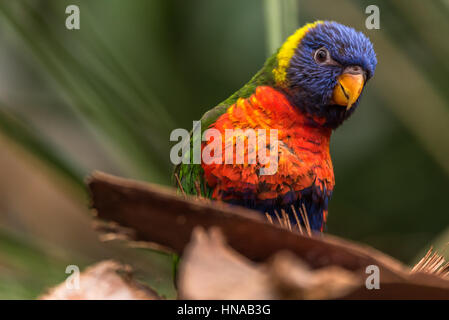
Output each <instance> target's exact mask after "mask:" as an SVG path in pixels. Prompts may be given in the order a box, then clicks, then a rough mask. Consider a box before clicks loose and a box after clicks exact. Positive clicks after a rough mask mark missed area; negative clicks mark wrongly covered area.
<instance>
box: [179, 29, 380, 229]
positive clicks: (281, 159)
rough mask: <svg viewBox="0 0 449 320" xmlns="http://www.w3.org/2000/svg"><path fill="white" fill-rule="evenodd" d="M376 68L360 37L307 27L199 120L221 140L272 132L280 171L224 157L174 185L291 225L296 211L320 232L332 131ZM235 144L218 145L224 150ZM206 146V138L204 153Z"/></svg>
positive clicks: (329, 185) (330, 180)
mask: <svg viewBox="0 0 449 320" xmlns="http://www.w3.org/2000/svg"><path fill="white" fill-rule="evenodd" d="M376 64H377V60H376V54H375V52H374V49H373V45H372V43H371V42H370V40H369V39H368V38H367V37H366V36H365V35H364V34H363V33H361V32H357V31H355V30H354V29H352V28H350V27H347V26H344V25H341V24H339V23H336V22H328V21H316V22H314V23H309V24H306V25H305V26H303V27H302V28H300V29H298V30H297V31H296V32H295V33H294V34H293V35H291V36H290V37H289V38H288V39H287V40H286V41H285V43H284V44H283V45H282V46H281V47H280V48H279V49H278V51H277V52H276V53H275V54H273V55H272V56H271V57H270V58H268V60H267V61H266V62H265V64H264V66H263V68H262V69H261V70H260V71H259V72H258V73H257V74H256V75H255V76H254V77H253V78H252V79H251V80H250V81H249V82H248V83H247V84H246V85H245V86H243V87H242V88H241V89H240V90H238V91H237V92H235V93H234V94H233V95H232V96H230V97H229V98H228V99H227V100H225V101H224V102H222V103H220V104H219V105H218V106H216V107H215V108H213V109H211V110H209V111H208V112H206V113H205V114H204V115H203V117H202V118H201V130H202V131H204V130H205V129H211V128H213V129H216V130H218V131H219V132H220V133H222V134H223V136H225V131H226V130H227V129H242V130H246V129H276V130H277V133H278V137H277V139H278V150H277V153H278V158H277V161H278V165H277V171H276V172H275V173H274V174H271V175H261V174H260V169H261V168H263V167H264V166H266V165H265V164H262V163H261V162H260V161H259V159H258V160H257V161H256V163H246V164H238V163H226V162H225V158H224V157H225V154H224V152H223V155H222V157H223V161H222V163H205V162H204V160H203V161H202V163H201V164H191V163H188V164H184V163H183V164H180V165H178V166H177V167H176V168H175V175H176V177H177V180H178V186H179V187H181V186H182V189H183V190H184V191H185V192H186V193H189V194H198V193H201V194H202V196H204V197H208V198H211V199H215V200H222V201H225V202H229V203H232V204H239V205H242V206H245V207H248V208H252V209H256V210H258V211H260V212H262V213H269V214H270V215H273V216H274V214H275V211H277V212H280V211H281V210H285V212H286V213H287V214H288V215H289V216H290V219H291V221H292V222H295V220H293V219H292V218H291V217H292V215H293V210H294V209H296V211H297V212H298V211H299V209H300V208H305V209H306V210H305V211H306V212H307V217H308V220H309V224H310V226H311V228H312V229H313V230H315V231H323V230H324V227H325V224H326V219H327V210H328V203H329V199H330V198H331V196H332V192H333V189H334V172H333V167H332V161H331V157H330V152H329V143H330V137H331V133H332V130H334V129H336V128H337V127H338V126H340V125H341V124H342V122H343V121H344V120H346V119H347V118H349V117H350V116H351V114H352V113H353V112H354V110H355V109H356V108H357V105H358V103H359V100H360V95H361V93H362V91H363V89H364V87H365V84H366V82H367V81H368V80H369V79H370V78H371V77H372V76H373V75H374V70H375V68H376ZM192 140H193V138H191V139H190V141H191V144H192ZM235 141H236V140H234V138H232V140H227V141H226V139H223V146H225V145H226V144H228V145H229V144H231V145H235V144H236V142H235ZM209 143H211V140H206V141H204V137H203V142H202V145H201V146H202V150H203V151H204V148H205V147H206V146H207V145H208V144H209ZM268 148H269V147H268ZM250 149H251V148H248V150H250ZM253 149H254V148H253ZM253 151H254V150H253ZM249 152H251V151H246V153H245V155H246V156H248V153H249ZM234 159H235V158H234Z"/></svg>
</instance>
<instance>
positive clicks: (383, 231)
mask: <svg viewBox="0 0 449 320" xmlns="http://www.w3.org/2000/svg"><path fill="white" fill-rule="evenodd" d="M69 4H77V5H79V7H80V9H81V29H80V30H79V31H69V30H67V29H66V28H65V19H66V14H65V8H66V6H67V5H69ZM370 4H376V5H378V6H379V8H380V15H381V28H380V30H366V28H365V19H366V17H367V15H366V14H365V8H366V7H367V6H368V5H370ZM0 13H1V15H0V45H1V49H2V50H0V298H7V299H13V298H34V297H36V296H37V295H38V294H39V293H41V292H42V291H43V290H44V289H45V288H46V287H48V286H51V285H54V284H56V283H58V282H61V281H63V280H64V279H65V277H66V276H67V275H66V274H65V266H67V265H68V264H77V265H79V266H81V267H83V266H85V265H88V264H90V263H93V262H95V261H98V260H99V259H102V258H109V257H113V258H117V259H121V260H124V261H126V262H129V263H131V264H133V265H134V266H136V267H137V269H139V270H140V271H141V273H140V274H141V277H142V279H143V280H145V281H149V282H150V283H151V284H152V285H153V286H155V287H157V289H158V290H159V291H160V292H162V293H163V294H165V295H166V296H168V297H174V294H175V293H174V288H173V286H172V284H171V281H170V267H169V265H170V258H169V257H165V256H163V255H160V254H157V253H148V252H142V251H135V252H132V253H129V252H128V251H129V250H124V249H123V247H122V246H120V244H102V243H99V242H98V240H96V236H95V234H94V233H93V232H92V231H87V230H89V229H90V226H89V216H88V210H87V199H86V195H85V190H84V184H83V179H84V178H85V176H86V175H88V174H89V173H90V172H91V171H92V170H94V169H99V170H103V171H106V172H110V173H114V174H119V175H122V176H126V177H131V178H137V179H142V180H147V181H151V182H156V183H162V184H169V181H170V180H169V175H170V161H169V133H170V131H171V130H173V129H174V128H178V127H183V128H187V129H190V128H191V126H192V120H197V119H199V118H200V117H201V115H202V114H203V112H205V111H206V110H207V109H209V108H211V107H212V106H214V105H215V104H216V103H217V102H219V101H222V100H224V99H225V98H227V97H228V96H229V95H230V94H232V93H233V92H234V91H235V90H237V89H238V88H239V87H240V86H241V85H242V84H244V83H245V82H246V81H247V80H248V79H249V78H250V77H251V76H252V75H253V74H254V73H255V72H256V71H257V70H258V69H259V68H260V67H261V66H262V64H263V62H264V60H265V58H266V57H267V56H268V52H270V51H271V50H272V48H275V47H277V46H278V45H279V44H280V43H281V42H282V41H283V39H284V38H285V36H286V35H288V34H289V33H290V32H292V31H293V30H294V29H295V28H296V27H299V26H300V25H302V24H304V23H306V22H310V21H314V20H317V19H321V20H323V19H325V20H336V21H338V22H341V23H344V24H347V25H350V26H353V27H355V28H356V29H359V30H362V31H363V32H365V33H366V34H367V35H368V36H369V37H370V38H371V39H372V41H373V43H374V47H375V50H376V52H377V55H378V61H379V64H378V68H377V70H376V76H375V77H374V79H373V80H372V81H371V83H370V84H369V86H368V88H367V90H366V94H365V97H364V99H363V101H362V104H361V106H360V108H359V110H358V111H357V112H356V113H355V115H354V116H353V117H352V118H351V119H350V120H349V121H348V122H347V123H346V124H345V125H344V126H343V127H341V128H340V129H339V130H337V132H336V133H335V134H334V137H333V141H332V147H331V152H332V156H333V160H334V167H335V174H336V183H337V185H336V189H335V192H334V198H333V200H332V202H331V205H330V215H329V228H328V230H329V232H330V233H332V234H336V235H339V236H342V237H346V238H349V239H352V240H355V241H358V242H362V243H366V244H369V245H372V246H374V247H376V248H378V249H380V250H382V251H384V252H386V253H388V254H391V255H392V256H394V257H396V258H398V259H400V260H402V261H404V262H406V263H412V262H414V261H415V260H416V258H417V257H419V256H420V255H422V253H423V250H425V249H426V248H428V247H429V245H430V244H432V243H433V244H435V245H436V246H437V247H438V248H439V250H440V251H441V252H442V253H443V254H446V253H447V249H446V247H445V244H446V243H447V242H448V241H449V235H448V233H447V232H446V233H445V229H446V228H447V227H448V225H449V224H448V222H449V218H448V209H447V202H448V201H447V194H448V191H449V176H448V175H449V133H448V126H449V81H448V80H447V79H448V75H449V60H448V59H447V56H448V54H449V42H448V41H447V34H449V19H448V17H449V2H448V1H447V0H432V1H419V0H413V1H406V0H397V1H364V0H363V1H356V0H338V1H331V0H320V1H313V0H300V1H295V0H265V1H261V0H245V1H239V0H228V1H219V0H189V1H184V0H183V1H181V0H132V1H124V0H95V1H92V0H91V1H87V0H84V1H81V0H78V1H76V0H70V1H68V0H39V1H38V0H34V1H28V0H17V1H6V0H3V1H0ZM267 48H268V49H267ZM4 159H13V160H8V161H6V160H4ZM15 163H20V168H19V167H16V164H15ZM6 164H9V165H6ZM13 164H14V165H13ZM24 168H28V169H24ZM27 170H28V171H27ZM19 171H20V172H19ZM24 172H27V173H26V174H25V173H24ZM31 186H32V188H33V190H31V191H30V190H28V193H26V191H27V189H26V188H27V187H29V188H31ZM44 186H45V187H44ZM52 188H53V189H52ZM50 189H51V190H52V191H51V192H49V191H48V190H50ZM22 192H23V194H22ZM26 194H34V195H37V197H42V198H44V199H46V201H45V202H44V205H45V210H44V209H42V210H41V211H42V212H44V213H45V215H43V216H42V217H41V216H39V214H40V213H39V212H40V211H39V208H40V207H39V206H40V202H39V199H35V198H30V197H27V196H26ZM56 194H57V196H56ZM60 198H63V199H64V201H65V202H64V203H61V204H57V205H56V204H55V203H56V202H58V201H60V200H58V199H60ZM41 201H42V200H41ZM41 208H43V207H41ZM69 211H70V212H72V211H73V214H72V215H70V216H68V215H67V216H66V215H65V212H69ZM89 232H91V233H89ZM85 233H86V234H87V235H86V234H85ZM124 252H126V253H124Z"/></svg>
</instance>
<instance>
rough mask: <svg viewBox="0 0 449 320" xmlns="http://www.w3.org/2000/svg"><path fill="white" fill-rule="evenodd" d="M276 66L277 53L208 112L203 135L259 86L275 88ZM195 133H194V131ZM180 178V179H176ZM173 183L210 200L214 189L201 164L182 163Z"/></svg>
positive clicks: (202, 118) (203, 121)
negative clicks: (274, 71)
mask: <svg viewBox="0 0 449 320" xmlns="http://www.w3.org/2000/svg"><path fill="white" fill-rule="evenodd" d="M275 64H276V53H275V54H273V55H272V56H271V57H270V58H269V59H268V60H267V61H266V62H265V65H264V66H263V68H262V69H261V70H260V71H259V72H257V74H256V75H255V76H254V77H253V78H252V79H251V80H250V81H249V82H248V83H247V84H245V85H244V86H243V87H242V88H240V89H239V90H238V91H236V92H235V93H234V94H233V95H231V96H230V97H229V98H228V99H226V100H225V101H223V102H222V103H220V104H219V105H217V106H216V107H215V108H212V109H211V110H209V111H207V112H206V113H205V114H204V115H203V116H202V117H201V135H202V134H203V132H204V130H206V129H207V128H209V126H210V125H212V124H213V123H214V122H215V121H216V120H217V119H218V118H219V117H220V116H221V115H222V114H224V113H225V112H226V110H228V108H229V107H230V106H231V105H233V104H234V103H235V102H236V101H237V99H239V98H248V97H249V96H251V95H252V94H253V93H254V91H255V90H256V88H257V87H258V86H262V85H265V86H274V79H273V74H272V70H273V68H274V67H275ZM192 132H193V131H192ZM192 132H191V133H190V159H192V153H193V137H192ZM176 177H178V179H179V182H178V179H177V178H176ZM173 183H174V184H175V185H176V187H177V188H178V189H180V187H181V186H182V189H183V190H184V192H185V193H187V194H191V195H199V194H201V196H203V197H206V198H210V197H211V196H212V189H211V188H209V187H208V186H207V183H206V182H205V181H204V171H203V168H202V167H201V165H200V164H184V163H181V164H179V165H177V166H175V168H174V173H173Z"/></svg>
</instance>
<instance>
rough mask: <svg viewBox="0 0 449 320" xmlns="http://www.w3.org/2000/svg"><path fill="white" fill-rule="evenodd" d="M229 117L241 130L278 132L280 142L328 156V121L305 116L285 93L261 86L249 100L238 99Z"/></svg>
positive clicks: (229, 110) (329, 129)
mask: <svg viewBox="0 0 449 320" xmlns="http://www.w3.org/2000/svg"><path fill="white" fill-rule="evenodd" d="M227 116H228V117H229V118H230V119H231V120H232V122H233V123H234V125H235V126H238V127H240V128H262V129H276V130H278V136H279V139H280V140H283V141H288V144H291V146H298V145H299V146H301V148H304V149H306V150H307V149H308V150H310V151H311V152H316V153H322V152H324V153H328V152H329V143H330V136H331V133H332V129H331V128H329V127H325V126H323V125H322V124H324V123H325V121H326V119H325V118H319V117H316V116H311V115H308V114H306V113H305V112H304V111H302V110H300V109H299V108H297V107H295V106H294V105H292V104H291V102H290V101H289V100H288V98H287V96H286V95H285V93H283V92H281V91H279V90H276V89H274V88H272V87H270V86H259V87H257V88H256V90H255V92H254V93H253V94H252V95H251V96H250V97H249V98H248V99H242V98H241V99H239V100H238V101H237V102H236V103H235V104H234V105H232V106H231V107H230V108H229V109H228V111H227Z"/></svg>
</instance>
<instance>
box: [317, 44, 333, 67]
mask: <svg viewBox="0 0 449 320" xmlns="http://www.w3.org/2000/svg"><path fill="white" fill-rule="evenodd" d="M314 58H315V61H316V62H317V63H319V64H323V63H325V62H327V61H328V60H330V56H329V51H327V49H326V48H320V49H318V50H317V51H315V56H314Z"/></svg>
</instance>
